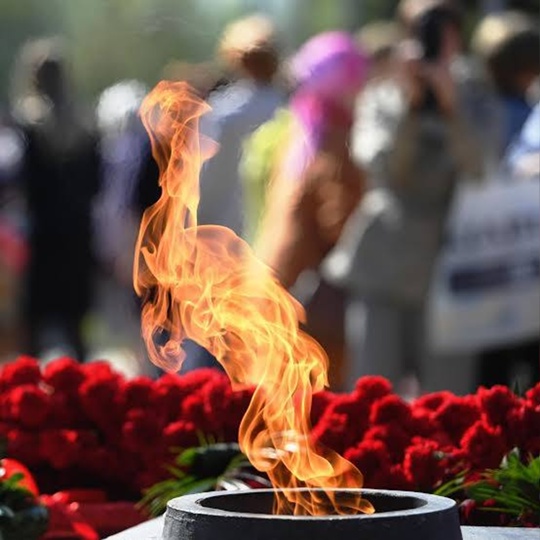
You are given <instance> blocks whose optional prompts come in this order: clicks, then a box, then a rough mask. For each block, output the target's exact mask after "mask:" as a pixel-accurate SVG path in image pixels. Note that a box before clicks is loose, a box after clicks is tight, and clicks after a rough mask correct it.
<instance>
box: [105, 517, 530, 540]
mask: <svg viewBox="0 0 540 540" xmlns="http://www.w3.org/2000/svg"><path fill="white" fill-rule="evenodd" d="M162 530H163V518H162V517H160V518H156V519H152V520H151V521H147V522H145V523H142V524H141V525H137V527H133V528H131V529H128V530H127V531H124V532H121V533H118V534H115V535H114V536H109V538H106V539H105V540H161V531H162ZM461 530H462V532H463V540H540V529H511V528H508V527H504V528H503V527H501V528H499V527H462V528H461ZM179 540H180V539H179ZM215 540H219V538H216V539H215ZM239 540H241V539H239Z"/></svg>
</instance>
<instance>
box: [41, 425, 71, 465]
mask: <svg viewBox="0 0 540 540" xmlns="http://www.w3.org/2000/svg"><path fill="white" fill-rule="evenodd" d="M39 448H40V453H41V457H42V458H43V459H44V460H45V461H47V462H48V463H50V464H51V465H52V467H54V468H55V469H66V468H68V467H71V466H73V465H75V463H77V461H78V459H79V456H80V454H79V437H78V433H77V431H75V430H73V429H47V430H44V431H42V432H41V433H40V434H39Z"/></svg>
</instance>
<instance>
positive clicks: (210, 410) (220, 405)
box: [200, 377, 233, 435]
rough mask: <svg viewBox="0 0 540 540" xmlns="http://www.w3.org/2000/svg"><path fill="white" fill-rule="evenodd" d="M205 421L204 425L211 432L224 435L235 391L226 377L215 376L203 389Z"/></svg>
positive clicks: (201, 390)
mask: <svg viewBox="0 0 540 540" xmlns="http://www.w3.org/2000/svg"><path fill="white" fill-rule="evenodd" d="M200 394H201V396H202V400H203V410H204V417H205V422H204V424H202V425H204V426H206V429H207V430H208V432H209V433H214V434H220V435H223V430H224V426H225V423H226V419H227V415H228V414H229V407H230V403H231V401H232V394H233V391H232V389H231V384H230V382H229V380H228V379H227V378H226V377H215V378H213V379H212V380H210V381H208V382H207V383H206V384H205V385H204V386H203V387H202V388H201V389H200Z"/></svg>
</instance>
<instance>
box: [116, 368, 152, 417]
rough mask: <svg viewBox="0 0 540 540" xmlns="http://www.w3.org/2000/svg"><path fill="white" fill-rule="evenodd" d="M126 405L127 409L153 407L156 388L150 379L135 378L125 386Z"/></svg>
mask: <svg viewBox="0 0 540 540" xmlns="http://www.w3.org/2000/svg"><path fill="white" fill-rule="evenodd" d="M123 394H124V405H125V408H126V409H137V408H139V409H142V408H145V407H153V400H154V386H153V382H152V379H150V377H144V376H141V377H135V378H133V379H131V380H129V381H126V383H125V385H124V391H123Z"/></svg>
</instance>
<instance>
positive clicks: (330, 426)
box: [311, 408, 348, 454]
mask: <svg viewBox="0 0 540 540" xmlns="http://www.w3.org/2000/svg"><path fill="white" fill-rule="evenodd" d="M347 421H348V418H347V415H346V414H338V413H335V412H333V411H332V410H331V409H330V408H329V409H326V411H325V413H324V414H323V416H322V418H321V419H320V421H319V423H318V424H317V425H316V426H315V428H314V429H313V431H312V432H311V436H312V438H313V440H314V441H315V443H317V444H321V445H322V446H325V447H326V448H331V449H332V450H335V451H336V452H337V453H338V454H342V453H343V451H344V450H345V449H346V448H347V446H346V444H345V439H346V437H345V430H346V425H347Z"/></svg>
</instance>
